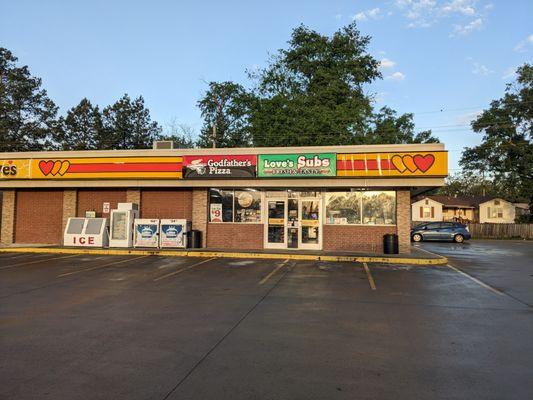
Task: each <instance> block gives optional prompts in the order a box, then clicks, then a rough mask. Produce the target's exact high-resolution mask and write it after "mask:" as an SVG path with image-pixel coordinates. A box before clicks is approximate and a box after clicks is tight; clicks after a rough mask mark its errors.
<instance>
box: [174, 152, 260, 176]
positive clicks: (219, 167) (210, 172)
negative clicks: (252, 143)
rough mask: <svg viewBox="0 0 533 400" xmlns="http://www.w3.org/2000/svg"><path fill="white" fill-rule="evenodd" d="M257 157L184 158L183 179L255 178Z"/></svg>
mask: <svg viewBox="0 0 533 400" xmlns="http://www.w3.org/2000/svg"><path fill="white" fill-rule="evenodd" d="M256 165H257V156H256V155H253V154H250V155H236V156H234V155H217V156H185V157H183V178H185V179H217V178H254V177H255V176H256V174H255V168H256Z"/></svg>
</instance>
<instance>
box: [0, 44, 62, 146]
mask: <svg viewBox="0 0 533 400" xmlns="http://www.w3.org/2000/svg"><path fill="white" fill-rule="evenodd" d="M17 61H18V59H17V57H15V56H14V55H13V54H12V53H11V52H10V51H9V50H7V49H5V48H2V47H0V151H30V150H48V149H54V148H56V147H57V141H56V137H57V135H58V132H59V125H58V120H57V119H56V117H57V107H56V105H55V104H54V102H53V101H52V100H50V99H49V98H48V95H47V93H46V90H44V89H42V87H41V83H42V82H41V79H39V78H36V77H33V76H32V75H31V74H30V71H29V69H28V67H27V66H22V67H19V66H17Z"/></svg>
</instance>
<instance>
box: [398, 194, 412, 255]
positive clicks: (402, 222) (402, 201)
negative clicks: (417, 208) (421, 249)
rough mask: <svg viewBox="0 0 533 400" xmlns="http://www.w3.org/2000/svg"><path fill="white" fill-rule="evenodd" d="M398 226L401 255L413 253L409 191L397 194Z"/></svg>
mask: <svg viewBox="0 0 533 400" xmlns="http://www.w3.org/2000/svg"><path fill="white" fill-rule="evenodd" d="M396 224H397V229H398V232H397V233H398V242H399V250H400V253H401V254H408V253H410V252H411V237H410V234H411V192H410V191H409V190H398V191H397V192H396Z"/></svg>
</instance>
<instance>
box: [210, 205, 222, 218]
mask: <svg viewBox="0 0 533 400" xmlns="http://www.w3.org/2000/svg"><path fill="white" fill-rule="evenodd" d="M209 220H210V221H211V222H222V204H215V203H211V205H210V218H209Z"/></svg>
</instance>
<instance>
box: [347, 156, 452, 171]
mask: <svg viewBox="0 0 533 400" xmlns="http://www.w3.org/2000/svg"><path fill="white" fill-rule="evenodd" d="M446 175H448V153H447V152H446V151H432V152H416V153H415V152H413V153H350V154H337V176H339V177H357V176H362V177H364V176H374V177H388V176H390V177H409V176H420V177H426V176H427V177H429V176H438V177H441V176H446Z"/></svg>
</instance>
